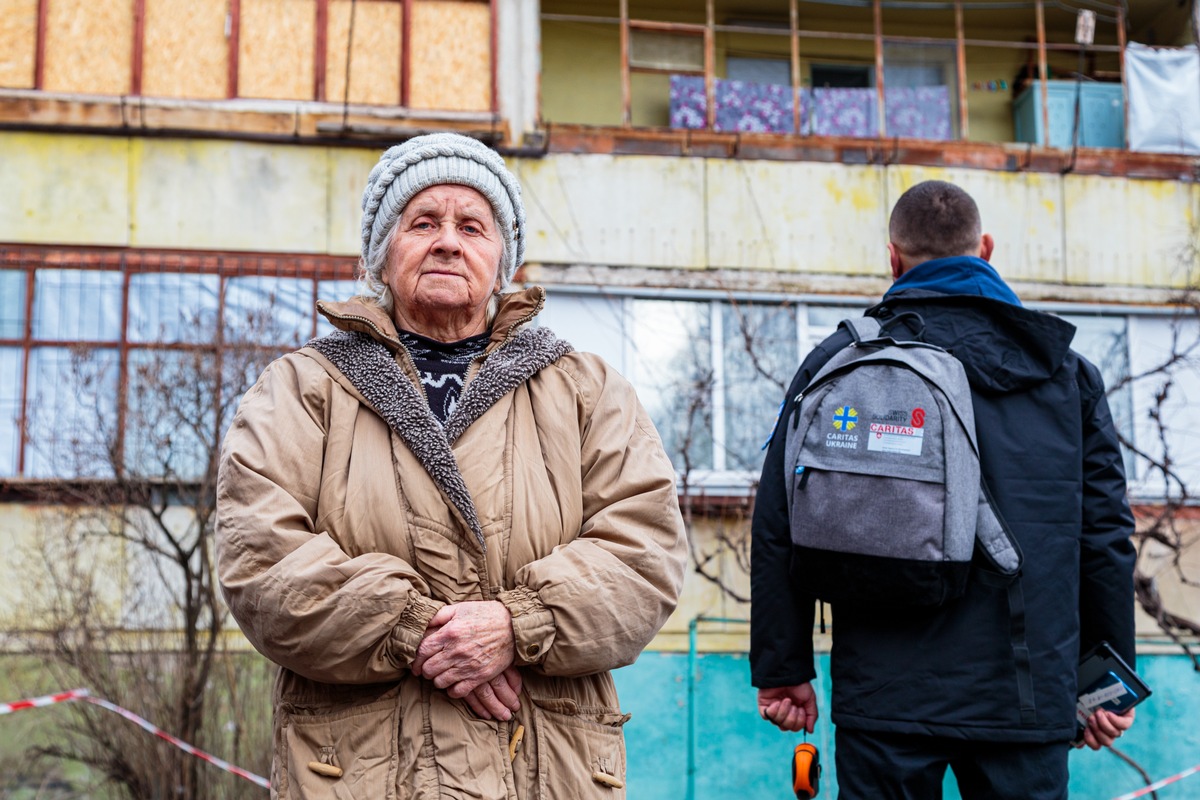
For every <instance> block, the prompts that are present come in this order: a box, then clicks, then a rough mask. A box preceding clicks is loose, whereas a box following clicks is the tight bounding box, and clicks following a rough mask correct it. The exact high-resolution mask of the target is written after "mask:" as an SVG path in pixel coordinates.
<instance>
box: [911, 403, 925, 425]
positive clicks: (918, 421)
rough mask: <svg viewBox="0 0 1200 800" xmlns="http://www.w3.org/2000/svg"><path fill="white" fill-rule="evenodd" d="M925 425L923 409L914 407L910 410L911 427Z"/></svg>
mask: <svg viewBox="0 0 1200 800" xmlns="http://www.w3.org/2000/svg"><path fill="white" fill-rule="evenodd" d="M924 426H925V409H923V408H914V409H913V410H912V427H914V428H923V427H924Z"/></svg>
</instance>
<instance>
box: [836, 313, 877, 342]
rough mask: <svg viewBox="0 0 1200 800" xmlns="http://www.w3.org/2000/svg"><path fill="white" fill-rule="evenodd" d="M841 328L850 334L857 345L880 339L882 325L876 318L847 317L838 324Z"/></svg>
mask: <svg viewBox="0 0 1200 800" xmlns="http://www.w3.org/2000/svg"><path fill="white" fill-rule="evenodd" d="M838 327H839V328H845V329H846V330H847V331H849V332H850V337H851V338H852V339H853V340H854V343H855V344H859V343H861V342H866V341H870V340H871V339H878V338H879V331H880V329H881V327H882V326H881V325H880V324H879V320H877V319H875V318H874V317H847V318H846V319H844V320H842V321H841V322H839V323H838Z"/></svg>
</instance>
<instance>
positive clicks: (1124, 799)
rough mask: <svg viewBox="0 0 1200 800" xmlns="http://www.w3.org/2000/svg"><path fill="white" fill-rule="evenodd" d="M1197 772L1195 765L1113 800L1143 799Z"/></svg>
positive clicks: (1198, 765)
mask: <svg viewBox="0 0 1200 800" xmlns="http://www.w3.org/2000/svg"><path fill="white" fill-rule="evenodd" d="M1197 772H1200V764H1197V765H1196V766H1194V767H1188V768H1187V769H1185V770H1184V771H1183V772H1179V773H1176V774H1175V775H1172V776H1170V777H1169V778H1163V779H1162V780H1161V781H1155V782H1154V783H1152V784H1150V785H1149V786H1145V787H1143V788H1141V789H1138V790H1137V791H1136V792H1130V793H1129V794H1123V795H1121V796H1120V797H1114V798H1113V800H1134V798H1135V797H1145V796H1146V795H1148V794H1150V793H1151V792H1156V791H1158V790H1159V789H1161V788H1163V787H1164V786H1170V785H1171V784H1172V783H1175V781H1181V780H1183V779H1184V778H1187V777H1189V776H1191V775H1195V774H1196V773H1197Z"/></svg>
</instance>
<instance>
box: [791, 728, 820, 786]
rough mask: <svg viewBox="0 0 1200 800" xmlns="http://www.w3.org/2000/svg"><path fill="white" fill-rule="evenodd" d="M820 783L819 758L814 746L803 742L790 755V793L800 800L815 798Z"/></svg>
mask: <svg viewBox="0 0 1200 800" xmlns="http://www.w3.org/2000/svg"><path fill="white" fill-rule="evenodd" d="M820 781H821V758H820V755H819V754H818V753H817V747H816V745H812V744H809V743H808V742H803V743H801V744H798V745H796V750H795V752H793V753H792V791H793V792H795V793H796V797H798V798H800V800H812V798H814V797H816V796H817V791H818V790H819V789H820Z"/></svg>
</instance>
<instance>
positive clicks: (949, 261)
mask: <svg viewBox="0 0 1200 800" xmlns="http://www.w3.org/2000/svg"><path fill="white" fill-rule="evenodd" d="M905 289H924V290H926V291H930V292H938V293H939V294H969V295H975V296H977V297H990V298H992V299H993V300H1002V301H1004V302H1005V303H1011V304H1012V305H1014V306H1019V305H1021V299H1020V298H1019V297H1017V294H1016V292H1014V291H1013V290H1012V289H1010V288H1008V284H1007V283H1005V282H1004V279H1003V278H1001V277H1000V273H998V272H996V268H995V267H993V266H992V265H991V264H989V263H988V262H986V261H984V260H983V259H982V258H976V257H974V256H953V257H951V258H935V259H933V260H932V261H924V262H922V263H920V264H917V265H916V266H915V267H913V268H912V269H910V270H909V271H908V272H906V273H904V274H903V275H901V276H900V277H899V278H897V279H896V282H895V283H893V284H892V288H891V289H889V290H888V291H887V294H885V295H884V299H887V297H888V295H890V294H892V293H893V292H900V291H903V290H905Z"/></svg>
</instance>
